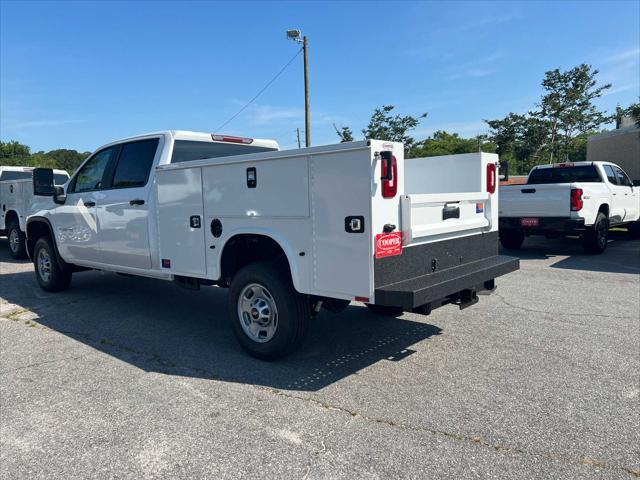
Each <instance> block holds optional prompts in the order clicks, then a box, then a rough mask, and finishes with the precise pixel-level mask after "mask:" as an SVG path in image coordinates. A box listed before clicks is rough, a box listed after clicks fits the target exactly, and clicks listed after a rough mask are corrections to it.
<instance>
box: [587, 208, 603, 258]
mask: <svg viewBox="0 0 640 480" xmlns="http://www.w3.org/2000/svg"><path fill="white" fill-rule="evenodd" d="M608 239H609V219H608V218H607V217H606V216H605V214H604V213H602V212H600V213H598V216H597V217H596V221H595V223H594V224H593V227H590V228H589V229H587V231H586V232H585V233H584V235H583V237H582V246H583V247H584V249H585V251H587V252H588V253H593V254H596V255H597V254H600V253H602V252H604V251H605V250H606V248H607V240H608Z"/></svg>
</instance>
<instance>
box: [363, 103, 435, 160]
mask: <svg viewBox="0 0 640 480" xmlns="http://www.w3.org/2000/svg"><path fill="white" fill-rule="evenodd" d="M394 108H395V107H394V106H393V105H383V106H382V107H379V108H376V109H375V110H374V111H373V114H372V115H371V120H369V125H367V128H365V129H363V130H362V134H363V135H364V137H365V138H372V139H376V140H388V141H391V142H402V143H404V147H405V150H410V149H411V147H413V146H414V144H415V140H414V139H413V137H411V136H410V135H409V132H410V131H411V130H413V129H414V128H416V127H417V126H418V125H419V124H420V120H421V119H423V118H426V116H427V114H426V113H423V114H422V115H420V116H419V117H414V116H412V115H405V116H400V115H395V116H394V115H391V111H392V110H393V109H394Z"/></svg>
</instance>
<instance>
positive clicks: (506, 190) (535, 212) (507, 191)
mask: <svg viewBox="0 0 640 480" xmlns="http://www.w3.org/2000/svg"><path fill="white" fill-rule="evenodd" d="M570 195H571V184H568V183H561V184H548V185H545V184H539V185H513V186H508V187H502V188H501V189H500V211H499V214H500V216H501V217H569V216H570V214H571V211H570V208H571V203H570Z"/></svg>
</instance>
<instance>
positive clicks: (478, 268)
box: [375, 255, 520, 311]
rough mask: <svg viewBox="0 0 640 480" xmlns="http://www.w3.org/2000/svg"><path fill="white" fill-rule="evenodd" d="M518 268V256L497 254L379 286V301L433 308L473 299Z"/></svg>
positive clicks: (409, 306)
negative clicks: (497, 279)
mask: <svg viewBox="0 0 640 480" xmlns="http://www.w3.org/2000/svg"><path fill="white" fill-rule="evenodd" d="M518 268H520V260H519V259H517V258H513V257H507V256H504V255H496V256H493V257H489V258H485V259H483V260H478V261H476V262H472V263H467V264H464V265H460V266H459V267H454V268H449V269H447V270H442V271H438V272H434V273H431V274H429V275H423V276H420V277H416V278H412V279H409V280H405V281H402V282H398V283H394V284H391V285H385V286H383V287H380V288H377V289H376V291H375V293H376V305H389V306H397V307H402V308H404V309H405V310H413V309H415V308H418V307H422V306H427V309H428V310H429V311H430V310H431V309H433V308H437V307H439V306H440V305H443V304H445V303H452V302H454V303H455V302H464V301H465V299H467V300H469V301H471V300H473V298H475V294H476V293H477V292H479V291H482V290H493V288H494V282H493V280H494V279H495V278H496V277H499V276H501V275H505V274H507V273H510V272H513V271H514V270H517V269H518ZM461 305H462V303H461ZM462 306H463V305H462Z"/></svg>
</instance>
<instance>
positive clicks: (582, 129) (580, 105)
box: [485, 64, 613, 174]
mask: <svg viewBox="0 0 640 480" xmlns="http://www.w3.org/2000/svg"><path fill="white" fill-rule="evenodd" d="M597 74H598V70H595V69H592V68H591V66H590V65H587V64H581V65H578V66H577V67H574V68H572V69H570V70H567V71H566V72H562V71H560V70H559V69H555V70H550V71H548V72H546V73H545V78H544V79H543V81H542V87H543V89H544V93H543V95H542V97H541V100H540V103H539V104H538V107H539V110H537V111H534V112H529V113H528V114H525V115H521V114H516V113H509V114H508V115H507V116H506V117H504V118H502V119H497V120H485V122H487V124H488V125H489V128H490V129H491V130H490V135H489V137H490V139H491V140H492V141H493V142H495V143H496V145H497V153H498V154H499V155H500V158H501V159H502V160H506V161H509V163H510V169H511V172H512V173H513V174H525V173H528V172H529V170H530V169H531V167H533V166H534V165H538V164H540V163H547V162H549V163H552V162H553V161H561V160H572V161H581V160H586V157H587V153H586V152H587V147H586V145H587V137H588V135H589V134H591V133H595V132H596V131H597V130H598V128H599V127H601V126H602V125H604V124H606V123H608V122H610V121H611V120H612V118H613V117H611V116H609V115H607V114H606V112H603V111H600V110H598V109H597V108H596V106H595V105H594V104H593V100H595V99H596V98H598V97H600V96H602V93H603V92H604V91H605V90H606V89H608V88H610V87H611V84H606V85H602V86H597V81H596V76H597Z"/></svg>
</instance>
